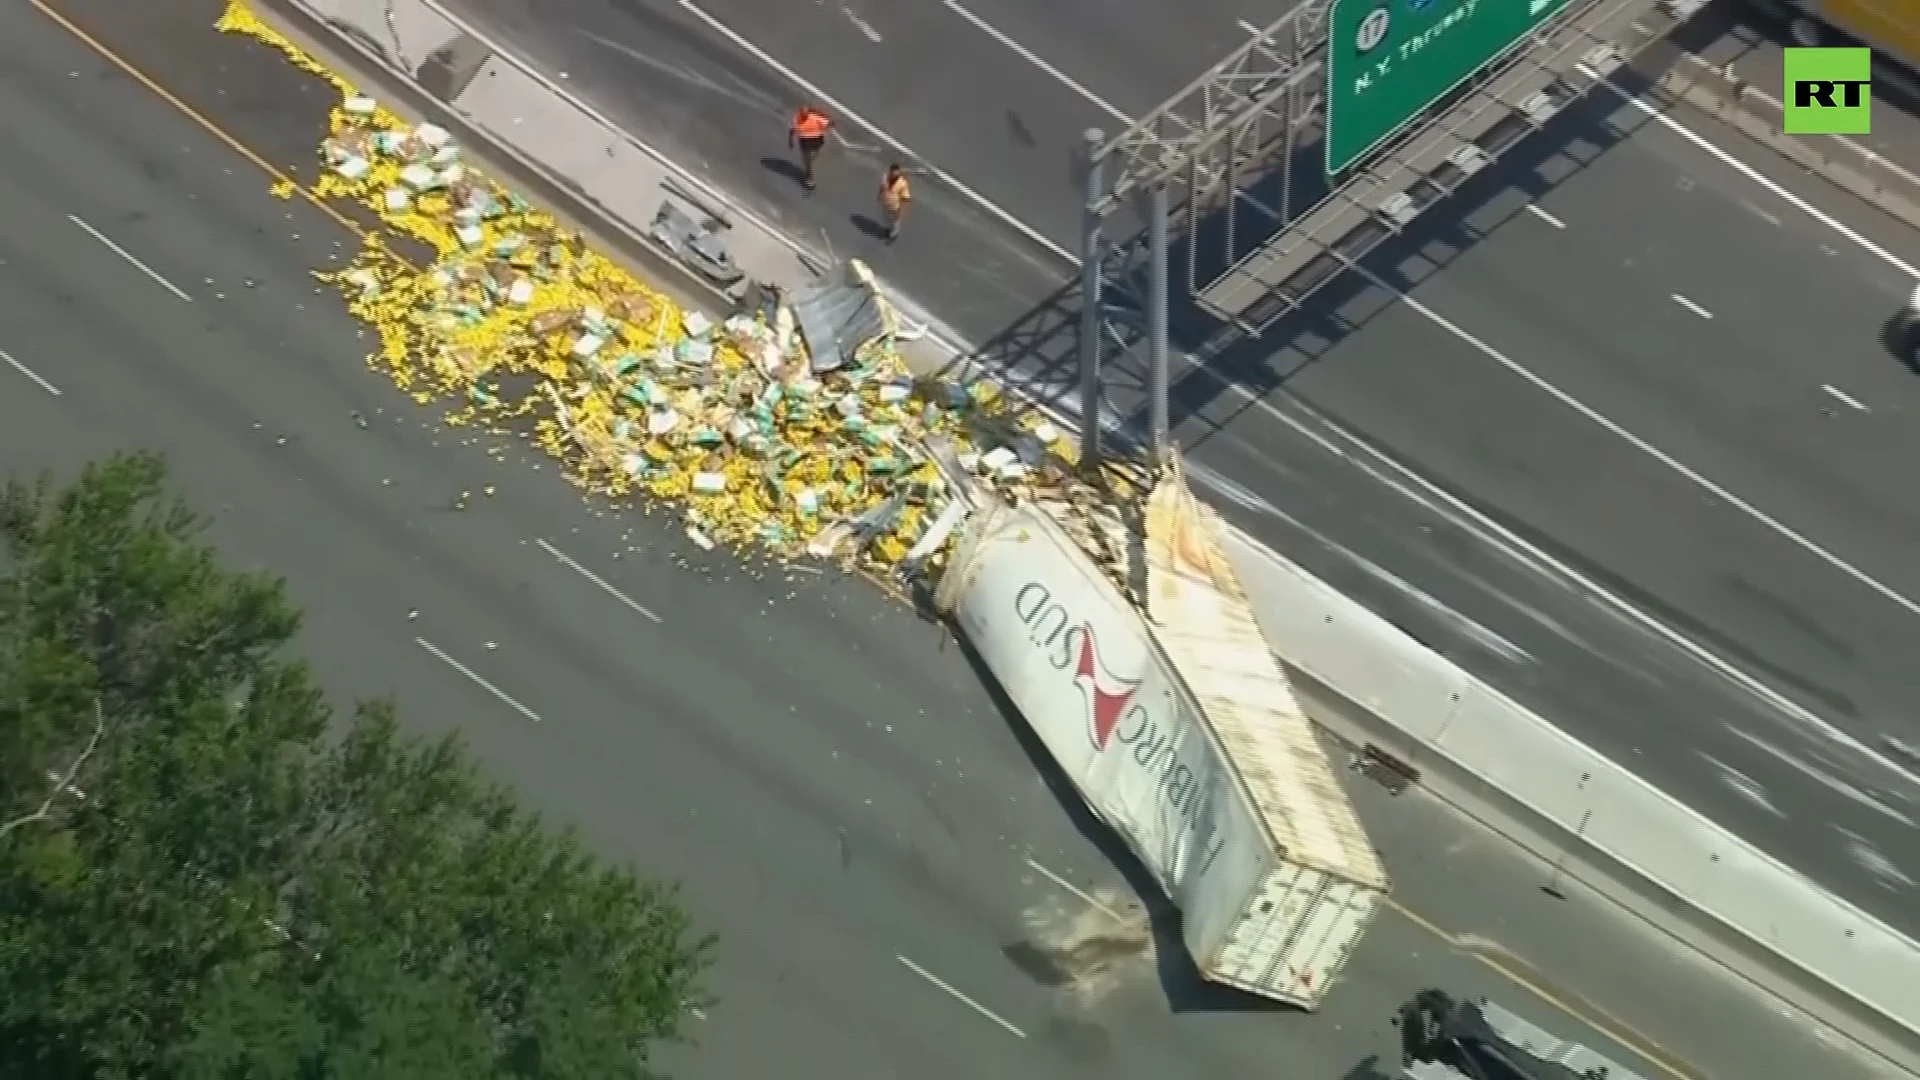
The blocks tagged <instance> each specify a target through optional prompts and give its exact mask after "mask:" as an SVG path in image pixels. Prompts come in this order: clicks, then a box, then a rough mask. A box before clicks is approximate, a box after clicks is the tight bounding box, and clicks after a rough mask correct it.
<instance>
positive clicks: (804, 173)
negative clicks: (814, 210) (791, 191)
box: [787, 105, 833, 191]
mask: <svg viewBox="0 0 1920 1080" xmlns="http://www.w3.org/2000/svg"><path fill="white" fill-rule="evenodd" d="M832 130H833V121H832V120H829V119H827V114H826V113H823V112H821V111H820V110H819V109H816V108H814V107H813V106H811V105H802V106H800V108H799V110H798V111H796V112H795V113H794V114H793V125H792V126H791V127H789V128H788V129H787V145H788V146H789V147H793V146H798V147H799V149H800V185H801V186H802V187H804V188H806V189H807V190H808V191H812V190H813V163H814V161H815V159H817V158H818V157H819V156H820V151H821V149H822V148H824V147H825V146H826V145H827V133H828V132H830V131H832Z"/></svg>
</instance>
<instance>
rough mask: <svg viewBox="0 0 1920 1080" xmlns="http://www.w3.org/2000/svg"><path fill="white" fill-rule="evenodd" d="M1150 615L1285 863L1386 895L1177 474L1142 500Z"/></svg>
mask: <svg viewBox="0 0 1920 1080" xmlns="http://www.w3.org/2000/svg"><path fill="white" fill-rule="evenodd" d="M1146 533H1147V536H1146V556H1147V613H1148V617H1149V620H1150V622H1151V625H1152V627H1153V636H1154V638H1155V640H1156V641H1157V642H1158V643H1159V644H1160V647H1161V648H1162V649H1163V650H1164V651H1165V652H1166V654H1167V657H1168V659H1170V660H1171V661H1172V662H1173V666H1174V668H1175V669H1176V670H1177V671H1178V672H1179V673H1180V677H1181V679H1182V681H1184V682H1185V683H1186V684H1187V688H1188V689H1189V690H1191V691H1192V692H1193V695H1194V697H1195V698H1196V699H1197V700H1198V701H1199V703H1200V707H1201V711H1202V712H1203V713H1204V714H1205V719H1206V722H1207V725H1208V727H1209V728H1210V729H1211V730H1212V732H1213V735H1214V737H1215V738H1216V739H1217V740H1218V741H1219V744H1220V746H1221V748H1222V750H1224V751H1225V755H1226V757H1227V759H1228V760H1229V761H1230V762H1232V763H1233V765H1234V768H1235V771H1236V773H1237V774H1238V776H1239V778H1240V782H1241V784H1242V788H1243V790H1244V792H1245V794H1246V796H1247V798H1248V800H1249V801H1250V803H1251V804H1252V808H1253V810H1254V817H1255V818H1256V819H1257V820H1258V821H1259V822H1260V823H1261V825H1262V827H1263V828H1264V829H1265V830H1266V831H1267V833H1268V836H1269V838H1270V839H1271V840H1272V841H1273V842H1274V844H1275V847H1276V850H1277V851H1278V852H1279V853H1280V854H1281V855H1282V856H1283V857H1285V858H1286V859H1288V860H1289V861H1292V862H1295V863H1299V864H1301V865H1303V866H1308V867H1311V868H1313V869H1315V870H1320V871H1322V872H1324V873H1327V874H1331V875H1334V876H1336V877H1341V878H1345V879H1346V880H1348V881H1352V882H1355V883H1356V884H1360V885H1365V886H1370V887H1373V888H1377V889H1381V890H1385V889H1386V887H1387V875H1386V870H1385V868H1383V867H1382V866H1381V864H1380V856H1379V854H1378V853H1377V852H1376V851H1375V850H1374V847H1373V843H1372V841H1371V840H1369V839H1368V838H1367V834H1366V830H1365V829H1364V828H1363V827H1362V826H1361V824H1360V819H1359V817H1358V816H1357V815H1356V814H1355V813H1354V810H1353V804H1352V803H1351V802H1350V801H1349V800H1348V799H1347V793H1346V791H1345V790H1344V789H1343V788H1342V787H1341V786H1340V780H1339V778H1338V777H1337V776H1335V775H1334V772H1333V769H1332V767H1331V766H1330V765H1329V764H1328V762H1327V756H1326V753H1325V752H1324V751H1323V750H1322V749H1321V746H1320V742H1319V740H1318V739H1317V738H1315V736H1314V733H1313V724H1312V721H1310V720H1308V719H1307V717H1306V714H1305V713H1304V712H1302V711H1301V709H1300V703H1299V699H1298V698H1297V697H1296V696H1295V695H1294V692H1293V685H1292V683H1291V682H1290V681H1289V680H1288V679H1287V676H1286V672H1285V671H1283V670H1282V669H1281V667H1280V663H1279V661H1278V660H1276V659H1274V656H1273V652H1272V650H1271V649H1270V648H1269V646H1268V644H1267V640H1266V637H1265V636H1264V635H1263V634H1262V633H1261V632H1260V626H1259V624H1258V623H1257V622H1256V621H1255V620H1254V616H1253V606H1252V604H1251V602H1250V601H1248V599H1247V595H1246V591H1245V589H1244V588H1242V586H1241V584H1240V577H1239V574H1238V573H1236V572H1235V570H1234V568H1233V564H1232V563H1231V562H1229V561H1228V560H1227V553H1226V546H1225V534H1224V525H1223V524H1222V522H1221V521H1220V518H1219V516H1218V515H1217V514H1215V513H1214V512H1213V511H1212V510H1211V509H1209V508H1208V507H1206V506H1204V505H1202V504H1201V503H1200V501H1199V500H1198V499H1196V498H1194V496H1193V493H1192V491H1190V490H1189V489H1188V488H1187V485H1186V481H1185V478H1184V476H1183V475H1182V473H1181V471H1180V469H1179V468H1178V466H1177V465H1176V466H1175V467H1174V468H1172V469H1170V470H1168V475H1167V477H1166V478H1165V479H1163V480H1162V481H1161V482H1160V483H1159V484H1158V485H1156V486H1155V488H1154V491H1153V494H1152V495H1151V496H1150V497H1149V498H1148V500H1147V514H1146Z"/></svg>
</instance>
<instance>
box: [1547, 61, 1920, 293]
mask: <svg viewBox="0 0 1920 1080" xmlns="http://www.w3.org/2000/svg"><path fill="white" fill-rule="evenodd" d="M1580 69H1581V73H1582V74H1584V75H1586V76H1587V77H1588V78H1590V79H1599V78H1600V77H1599V75H1598V74H1597V73H1596V72H1594V71H1593V70H1592V69H1591V68H1588V67H1586V65H1584V64H1582V65H1580ZM1602 81H1604V80H1602ZM1606 87H1607V89H1609V90H1612V91H1613V92H1614V93H1615V94H1618V95H1619V96H1620V97H1621V98H1622V99H1623V100H1625V101H1626V102H1627V103H1628V104H1630V105H1632V106H1633V107H1634V108H1636V109H1639V110H1640V111H1641V112H1643V113H1646V114H1647V115H1648V116H1651V117H1653V119H1654V120H1656V121H1657V122H1659V124H1660V125H1661V126H1662V127H1665V128H1666V129H1668V130H1669V131H1672V132H1673V133H1674V134H1676V135H1678V136H1680V137H1681V138H1683V139H1685V140H1687V141H1688V142H1690V143H1692V144H1693V145H1695V146H1697V147H1699V148H1700V149H1702V150H1704V151H1706V152H1707V153H1708V154H1710V155H1712V156H1713V158H1714V159H1715V160H1717V161H1719V162H1720V163H1721V164H1722V165H1725V166H1727V167H1728V168H1730V169H1732V170H1733V171H1735V172H1737V173H1739V174H1740V175H1742V176H1744V177H1746V178H1747V179H1749V180H1751V181H1753V182H1754V183H1756V184H1759V185H1760V186H1761V187H1762V188H1765V189H1766V190H1767V191H1768V192H1770V193H1772V194H1773V195H1775V196H1777V197H1778V198H1780V199H1781V200H1782V201H1784V202H1785V203H1786V204H1787V205H1788V206H1791V207H1793V208H1794V209H1796V210H1799V211H1800V212H1802V213H1804V214H1806V215H1807V216H1808V217H1810V218H1812V219H1813V220H1815V221H1817V222H1819V223H1820V224H1822V225H1825V226H1826V227H1827V228H1829V229H1832V230H1833V231H1834V232H1837V233H1839V234H1840V235H1841V236H1844V237H1846V238H1847V239H1848V240H1850V241H1852V242H1853V243H1854V244H1856V245H1858V246H1859V247H1860V248H1861V249H1862V250H1864V251H1866V252H1867V253H1868V254H1870V255H1872V256H1874V257H1875V258H1877V259H1879V260H1880V261H1882V262H1884V263H1886V264H1887V265H1888V266H1891V267H1893V268H1894V269H1896V270H1898V271H1900V272H1901V273H1903V274H1905V275H1907V276H1908V277H1910V278H1920V270H1915V269H1914V268H1913V267H1911V266H1909V265H1907V263H1906V262H1905V261H1903V260H1902V259H1900V257H1899V256H1897V255H1894V254H1893V253H1892V252H1890V251H1888V250H1887V249H1885V248H1883V247H1881V246H1880V245H1878V244H1876V243H1874V242H1873V241H1871V240H1869V239H1867V238H1866V237H1864V236H1862V235H1860V234H1859V233H1858V232H1855V231H1854V230H1853V229H1851V228H1849V227H1847V225H1846V224H1845V223H1844V222H1842V221H1840V220H1838V219H1837V218H1835V217H1834V216H1833V215H1831V214H1829V213H1827V212H1826V211H1824V210H1822V209H1820V208H1819V207H1817V206H1815V205H1813V204H1812V203H1810V202H1808V201H1807V200H1805V199H1803V198H1801V197H1800V196H1798V195H1795V194H1794V193H1793V192H1791V191H1788V190H1787V189H1786V188H1784V187H1781V186H1780V185H1779V184H1776V183H1774V182H1773V181H1772V180H1770V179H1768V178H1767V177H1766V176H1764V175H1762V174H1761V172H1760V170H1758V169H1756V168H1754V167H1753V166H1751V165H1749V164H1747V163H1746V162H1744V161H1741V160H1740V159H1739V158H1737V157H1734V156H1733V155H1732V154H1729V153H1728V152H1726V151H1725V150H1722V149H1720V147H1718V146H1716V145H1714V144H1713V143H1712V142H1709V141H1708V140H1707V139H1706V138H1705V137H1703V136H1701V135H1699V134H1698V133H1696V132H1695V131H1694V130H1693V129H1692V128H1689V127H1687V126H1686V125H1684V124H1682V123H1680V121H1678V120H1675V119H1674V118H1672V117H1670V116H1668V115H1667V114H1666V113H1663V112H1661V111H1660V110H1659V109H1656V108H1654V107H1653V106H1651V105H1649V104H1647V103H1646V102H1644V101H1642V100H1640V99H1639V98H1637V97H1634V96H1633V95H1632V94H1629V93H1627V92H1626V91H1625V90H1622V89H1620V88H1619V87H1618V86H1615V85H1614V84H1613V83H1611V82H1607V83H1606Z"/></svg>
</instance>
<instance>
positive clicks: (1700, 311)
mask: <svg viewBox="0 0 1920 1080" xmlns="http://www.w3.org/2000/svg"><path fill="white" fill-rule="evenodd" d="M1673 302H1674V303H1676V304H1679V305H1680V306H1681V307H1683V308H1686V309H1687V310H1688V311H1691V312H1693V313H1694V314H1695V315H1698V316H1700V317H1701V318H1703V319H1711V318H1713V312H1711V311H1708V310H1707V309H1706V308H1703V307H1701V306H1700V305H1699V304H1696V303H1694V302H1693V301H1691V300H1689V299H1687V298H1686V297H1684V296H1681V295H1680V294H1679V293H1674V294H1673Z"/></svg>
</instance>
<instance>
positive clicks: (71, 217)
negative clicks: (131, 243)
mask: <svg viewBox="0 0 1920 1080" xmlns="http://www.w3.org/2000/svg"><path fill="white" fill-rule="evenodd" d="M67 220H68V221H71V222H73V223H74V224H75V225H78V226H80V227H81V228H82V229H85V230H86V232H87V235H88V236H91V237H93V238H94V239H95V240H98V241H100V242H101V243H102V244H105V245H106V246H107V250H109V251H111V252H113V253H114V254H115V255H118V256H120V257H121V258H123V259H125V260H127V261H128V262H129V263H132V264H133V266H134V267H135V268H136V269H138V270H139V271H140V272H141V273H143V274H145V275H147V276H148V277H150V278H152V279H153V280H155V281H157V282H159V283H160V287H161V288H163V289H165V290H167V291H168V292H170V293H172V294H173V295H175V296H177V297H179V298H180V299H182V300H185V301H186V302H187V303H189V304H191V303H193V297H191V296H188V295H187V294H186V293H185V292H184V291H183V290H182V289H181V288H180V286H178V285H175V284H174V283H173V282H171V281H168V280H167V279H166V278H164V277H161V276H160V274H159V272H158V271H156V270H155V269H154V268H153V267H151V266H148V265H147V264H146V263H143V262H141V261H140V260H139V259H136V258H134V257H133V254H132V253H131V252H129V251H128V250H127V249H126V248H123V247H121V246H120V245H119V244H116V243H114V242H113V241H112V240H111V239H109V238H108V236H107V234H105V233H103V232H101V231H100V230H99V229H96V228H94V227H93V226H91V225H89V224H87V223H86V222H85V221H82V220H81V219H80V217H79V216H78V215H76V214H68V215H67Z"/></svg>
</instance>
